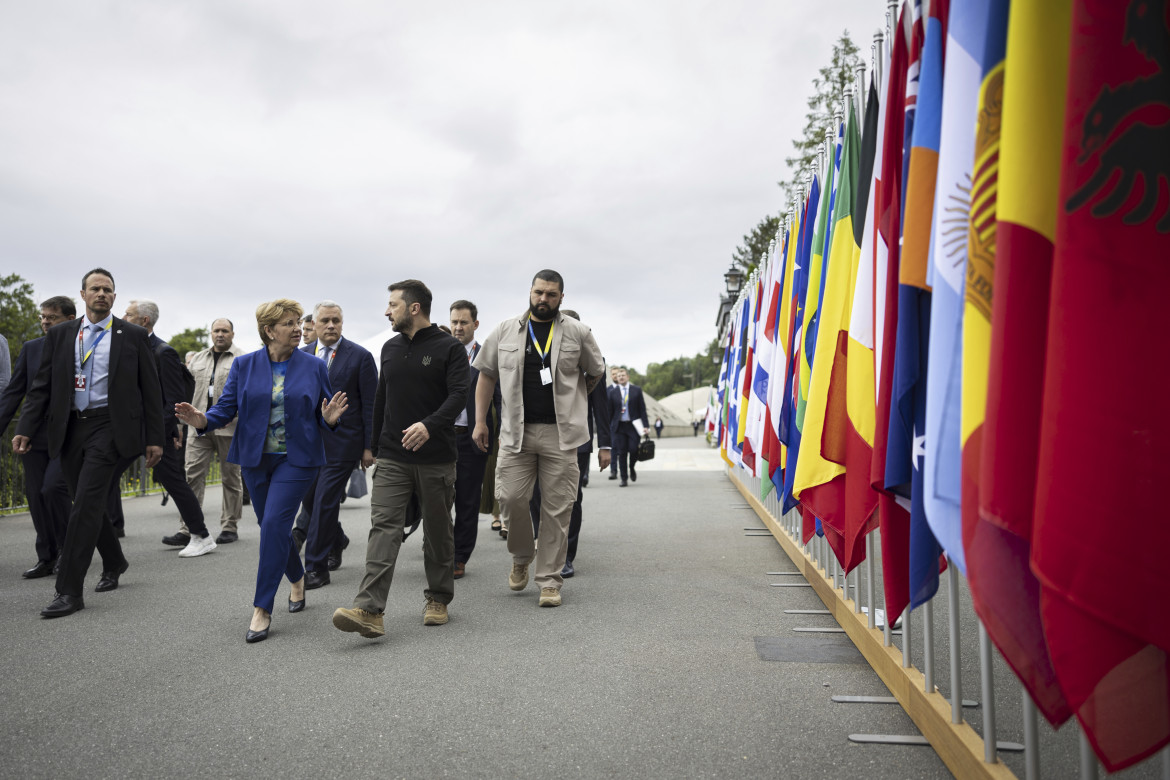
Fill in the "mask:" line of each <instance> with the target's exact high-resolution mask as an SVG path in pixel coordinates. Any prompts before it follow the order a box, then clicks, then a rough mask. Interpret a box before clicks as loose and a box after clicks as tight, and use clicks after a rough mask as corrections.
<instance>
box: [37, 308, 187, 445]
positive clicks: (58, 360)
mask: <svg viewBox="0 0 1170 780" xmlns="http://www.w3.org/2000/svg"><path fill="white" fill-rule="evenodd" d="M87 321H88V320H87V319H86V318H85V317H84V316H83V317H78V318H77V319H76V320H71V321H69V322H63V323H61V324H60V325H57V326H55V327H53V328H50V329H49V332H48V334H46V336H45V339H44V342H45V345H44V348H43V349H44V352H43V354H42V357H41V365H40V368H39V369H38V370H37V375H36V378H35V379H34V380H33V383H32V387H31V388H29V391H28V395H27V396H25V399H24V413H23V414H22V415H21V416H20V423H19V424H18V425H17V426H16V433H17V434H18V435H21V436H28V437H30V438H31V437H32V436H33V435H34V434H35V433H36V429H37V425H38V423H39V421H41V420H45V423H46V426H47V428H48V435H49V455H50V456H51V457H54V458H55V457H57V456H58V455H60V454H61V449H62V448H63V447H64V445H65V434H66V433H67V432H68V430H69V413H70V410H71V409H72V404H73V393H74V390H73V376H74V366H75V364H74V359H75V357H76V352H75V350H76V349H77V346H76V345H77V333H78V331H79V330H80V329H81V325H82V323H83V322H87ZM148 335H149V334H147V332H146V329H145V328H140V327H138V326H137V325H131V324H130V323H128V322H126V321H125V320H122V319H119V318H118V317H114V323H113V325H112V326H111V327H110V335H109V339H110V377H109V410H110V423H111V426H110V428H111V432H112V435H113V438H114V446H115V447H116V448H117V451H118V454H119V455H120V456H122V457H123V458H132V457H134V456H136V455H141V454H142V452H143V451H144V449H145V447H144V445H153V446H156V447H162V446H163V443H164V442H163V421H162V389H161V385H160V383H159V379H158V370H157V369H156V368H155V359H154V351H153V350H152V349H151V348H150V339H149V338H148ZM144 437H145V441H144Z"/></svg>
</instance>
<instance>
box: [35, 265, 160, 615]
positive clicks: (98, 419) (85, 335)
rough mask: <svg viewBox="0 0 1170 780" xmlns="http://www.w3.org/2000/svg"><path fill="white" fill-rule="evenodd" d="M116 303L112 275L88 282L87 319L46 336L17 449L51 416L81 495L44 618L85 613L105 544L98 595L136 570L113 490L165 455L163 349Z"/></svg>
mask: <svg viewBox="0 0 1170 780" xmlns="http://www.w3.org/2000/svg"><path fill="white" fill-rule="evenodd" d="M115 298H116V294H115V292H114V277H113V275H112V274H111V273H110V272H109V271H107V270H105V269H104V268H95V269H93V270H92V271H90V272H89V273H87V274H86V275H85V276H83V277H82V279H81V300H82V301H83V302H84V303H85V317H83V318H81V319H80V320H78V321H76V324H74V323H73V322H70V323H63V324H61V325H60V327H56V328H51V329H50V330H49V332H48V333H47V334H45V347H44V350H45V351H44V356H43V357H42V359H41V366H40V369H39V370H38V371H37V376H36V379H34V380H33V385H32V387H31V388H30V389H29V392H28V395H27V396H26V397H25V400H24V413H23V414H22V415H21V417H20V423H19V424H18V425H17V427H16V436H15V437H13V439H12V449H13V451H14V452H15V453H16V454H18V455H24V454H26V453H27V452H28V451H29V449H30V447H31V437H32V436H33V435H34V434H35V433H36V431H37V428H38V427H39V425H40V422H41V421H42V420H44V419H46V418H47V419H48V434H49V456H50V457H57V456H58V455H59V456H60V457H61V465H62V467H63V470H64V472H65V481H66V483H68V485H69V490H70V493H71V494H72V496H73V507H72V509H71V510H70V513H69V525H68V527H67V530H66V532H65V543H64V545H62V548H61V556H60V558H59V560H58V565H59V569H60V572H59V573H58V575H57V597H56V598H55V599H54V600H53V602H52V603H51V604H49V606H47V607H45V608H44V609H42V610H41V615H42V616H44V617H47V618H55V617H64V616H65V615H72V614H73V613H74V612H77V611H78V610H80V609H84V608H85V602H84V601H83V600H82V596H81V594H82V589H83V586H84V581H85V573H86V571H87V570H88V569H89V565H90V563H91V562H92V561H93V553H94V548H95V546H96V548H97V550H98V552H99V553H100V554H101V557H102V578H101V580H100V581H99V582H98V585H97V590H98V591H99V592H100V591H104V590H113V588H116V587H117V583H118V577H119V576H120V575H121V574H123V573H124V572H125V571H126V569H128V568H129V566H130V564H129V563H128V562H127V561H126V556H124V555H123V554H122V546H121V545H120V544H118V537H117V536H116V535H115V534H114V528H113V526H111V525H110V520H109V518H108V517H107V516H106V497H107V495H108V494H109V491H110V485H111V484H112V483H113V481H114V480H115V479H116V478H117V475H118V474H120V473H121V472H122V470H123V469H124V468H125V466H126V465H127V464H129V463H130V462H131V461H133V459H134V458H136V457H138V456H139V455H141V454H143V450H144V449H145V451H146V466H147V468H151V467H153V466H154V465H155V464H156V463H158V462H159V459H160V458H161V457H162V454H163V443H164V441H163V420H162V386H161V385H160V384H159V381H158V368H157V364H156V362H155V357H154V351H153V350H152V349H151V347H150V341H149V339H148V334H147V332H146V330H145V329H143V328H140V327H138V326H137V325H133V324H131V323H128V322H125V321H124V320H120V319H118V318H117V317H115V316H114V315H113V313H112V312H111V309H112V307H113V305H114V299H115ZM111 579H112V582H113V587H109V583H110V580H111Z"/></svg>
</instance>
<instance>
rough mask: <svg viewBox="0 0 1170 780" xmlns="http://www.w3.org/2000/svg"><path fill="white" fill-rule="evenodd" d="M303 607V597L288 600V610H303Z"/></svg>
mask: <svg viewBox="0 0 1170 780" xmlns="http://www.w3.org/2000/svg"><path fill="white" fill-rule="evenodd" d="M304 609H305V600H304V599H301V600H300V601H293V600H292V599H289V600H288V611H289V612H303V611H304Z"/></svg>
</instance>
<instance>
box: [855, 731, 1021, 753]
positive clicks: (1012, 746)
mask: <svg viewBox="0 0 1170 780" xmlns="http://www.w3.org/2000/svg"><path fill="white" fill-rule="evenodd" d="M849 741H850V742H859V743H861V744H869V745H926V746H927V747H929V746H930V742H929V741H928V740H927V739H926V737H923V736H917V735H914V734H850V735H849ZM996 747H997V748H999V749H1000V750H1004V751H1007V752H1009V753H1022V752H1023V750H1024V746H1023V745H1021V744H1020V743H1019V742H999V743H997V744H996Z"/></svg>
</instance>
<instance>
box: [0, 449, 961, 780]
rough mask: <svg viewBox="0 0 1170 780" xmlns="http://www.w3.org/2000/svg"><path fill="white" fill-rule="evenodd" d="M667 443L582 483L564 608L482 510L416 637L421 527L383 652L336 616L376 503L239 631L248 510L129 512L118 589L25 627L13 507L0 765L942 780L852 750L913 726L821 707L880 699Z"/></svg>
mask: <svg viewBox="0 0 1170 780" xmlns="http://www.w3.org/2000/svg"><path fill="white" fill-rule="evenodd" d="M659 453H660V457H659V458H658V459H656V460H655V461H653V462H650V463H645V464H642V467H641V468H639V470H638V471H639V477H640V479H639V480H638V482H637V483H635V484H633V485H631V486H630V487H628V488H624V489H623V488H619V487H618V483H617V482H611V481H608V480H606V479H605V478H604V475H599V474H598V473H597V472H596V471H594V475H593V479H592V481H591V483H590V487H589V488H588V489H587V490H586V491H585V525H584V531H583V535H582V541H581V548H580V552H579V553H578V557H577V570H578V572H579V573H578V576H576V577H575V578H573V579H571V580H568V581H567V582H566V585H565V588H564V591H563V593H564V605H563V606H562V607H560V608H557V609H540V608H538V607H537V605H536V601H537V590H536V589H535V587H534V586H533V585H532V584H529V586H528V588H527V589H526V590H525V591H523V592H521V593H513V592H512V591H510V590H509V589H508V587H507V584H506V577H507V573H508V568H509V565H510V558H509V556H508V554H507V551H506V548H505V543H504V542H503V541H502V540H501V539H500V538H499V537H498V536H497V535H496V534H494V533H492V532H491V531H490V530H489V528H488V524H489V522H490V517H488V516H486V515H485V516H483V517H482V518H481V521H482V522H481V525H480V536H479V543H478V546H477V548H476V550H475V553H474V555H473V556H472V558H471V561H470V563H469V564H468V570H467V576H466V577H465V578H464V579H462V580H459V581H458V582H457V583H456V594H455V601H454V602H453V603H452V605H451V622H450V623H449V624H447V625H445V626H437V627H424V626H423V625H422V609H423V603H424V601H423V595H422V591H423V588H424V587H425V577H424V575H423V566H422V549H421V539H420V536H415V537H412V538H411V539H409V540H408V541H407V542H406V544H405V545H404V547H403V550H402V554H401V556H400V564H399V571H398V573H397V576H396V579H395V582H394V586H393V588H392V590H391V592H390V601H389V605H388V608H387V614H386V630H387V635H386V637H385V638H383V639H379V640H374V641H371V640H366V639H362V638H361V637H358V636H357V635H353V634H343V633H341V632H339V631H337V630H336V629H334V628H333V626H332V625H331V623H330V616H331V614H332V612H333V609H334V608H336V607H338V606H349V605H350V604H351V603H352V599H353V596H354V594H355V592H356V590H357V586H358V582H359V580H360V576H361V572H362V561H363V560H364V548H365V535H366V529H367V528H368V522H369V505H368V499H362V500H359V501H353V500H350V501H348V502H347V503H346V504H344V505H343V508H342V523H343V525H344V526H345V528H346V530H347V532H348V534H349V535H350V537H351V538H352V539H353V543H352V544H351V546H350V548H349V550H348V551H347V552H346V555H345V560H344V563H343V566H342V568H341V569H340V570H339V571H337V572H334V573H333V581H332V584H330V585H329V586H327V587H325V588H322V589H319V590H314V591H309V593H308V608H307V609H306V610H305V611H304V612H302V613H300V614H297V615H290V614H288V613H287V611H282V605H283V604H284V603H285V600H286V599H287V594H288V585H287V584H285V585H283V586H282V588H281V590H280V592H279V593H278V595H277V612H276V613H275V616H274V619H273V624H272V634H271V637H270V638H269V639H268V641H266V642H262V643H259V644H255V645H247V644H245V643H244V631H245V629H246V628H247V624H248V619H249V616H250V612H251V606H250V604H251V598H252V589H253V585H254V578H255V573H256V561H257V549H258V542H259V529H258V527H257V526H256V524H255V522H254V517H253V516H251V515H249V514H246V515H245V520H244V522H242V523H241V526H240V534H241V538H240V541H239V542H237V543H235V544H232V545H226V546H221V547H220V548H219V549H217V550H216V551H215V552H214V553H212V554H210V555H208V556H205V557H202V558H195V559H180V558H178V557H177V556H176V552H177V548H168V547H165V546H163V545H162V544H160V542H159V540H160V538H161V537H162V536H163V535H165V534H168V533H171V532H173V531H174V529H175V528H176V525H177V513H176V511H175V510H174V507H173V505H170V506H167V507H161V506H159V500H158V498H157V497H150V498H139V499H133V500H128V501H127V502H126V504H125V510H126V517H127V530H128V536H127V537H126V539H124V540H123V541H124V543H125V550H126V554H127V557H128V558H129V561H130V569H129V571H128V572H127V573H126V574H125V575H123V577H122V581H121V582H122V584H121V586H120V587H119V588H118V590H116V591H114V592H111V593H104V594H103V593H94V592H93V590H92V588H93V586H94V584H96V581H97V576H98V571H97V569H98V568H100V564H99V563H95V565H94V567H93V568H91V570H90V574H89V577H88V578H87V581H86V586H87V592H86V594H85V601H86V609H85V610H84V611H82V612H79V613H77V614H75V615H72V616H70V617H67V618H62V619H57V620H43V619H41V618H40V617H39V615H38V612H39V610H40V609H41V608H42V607H43V606H45V605H46V604H48V602H49V601H50V600H51V598H52V581H51V580H36V581H28V580H23V579H21V578H20V572H21V571H22V570H23V569H25V568H27V567H28V566H29V565H31V564H32V563H33V562H34V557H35V556H34V554H33V552H32V550H33V532H32V526H31V523H30V522H29V519H28V516H27V515H17V516H12V517H7V518H0V538H2V539H3V544H0V635H2V636H3V641H2V642H0V648H2V649H0V657H2V659H3V669H4V674H3V676H2V679H0V700H2V702H3V704H2V706H0V776H3V777H80V776H85V777H95V778H98V777H176V776H192V775H195V776H202V777H239V776H256V775H263V776H273V775H278V774H279V775H294V776H323V777H337V776H372V775H378V776H387V777H522V778H527V777H532V778H578V777H582V778H583V777H599V776H615V777H639V778H658V777H672V778H673V777H778V776H782V777H792V778H820V777H824V778H842V777H858V776H864V777H867V778H935V777H949V773H948V772H947V770H946V768H945V766H944V765H943V764H942V762H941V761H940V760H939V758H938V757H937V756H936V755H935V753H934V751H933V750H931V749H930V748H910V747H884V746H883V747H875V746H862V745H856V744H852V743H850V742H848V740H847V737H848V735H849V734H851V733H856V732H867V733H895V734H897V733H901V734H910V733H916V732H915V730H914V727H913V725H912V724H911V723H910V720H909V718H908V717H907V716H906V715H905V714H904V713H903V712H902V710H901V709H900V708H898V707H896V706H865V707H852V708H848V707H846V706H845V705H839V704H833V703H831V702H830V699H829V697H830V696H831V695H832V694H835V693H850V694H870V695H884V694H886V693H887V692H886V690H885V688H884V687H883V686H882V684H881V683H880V681H879V680H878V679H877V677H876V676H875V675H874V673H873V672H872V671H871V670H870V669H869V667H868V666H867V665H865V664H864V663H858V662H857V660H858V659H859V656H851V655H850V653H849V652H848V651H849V647H851V646H849V645H845V646H841V645H840V644H839V643H838V642H837V640H836V639H834V638H832V637H831V636H830V637H828V638H826V636H816V635H811V636H807V637H803V636H802V635H797V634H794V633H793V632H792V631H791V629H792V628H793V627H794V626H797V625H811V624H816V621H820V623H821V624H824V625H832V623H831V618H828V617H809V616H793V615H787V614H785V613H784V612H783V610H784V609H788V608H804V609H809V608H817V607H820V606H821V605H820V603H819V601H818V600H817V599H816V597H815V596H814V595H813V593H812V591H811V590H810V589H807V588H772V587H770V586H769V584H770V583H771V582H774V581H775V577H768V576H766V575H765V572H769V571H776V570H778V569H786V568H788V569H790V568H791V564H790V563H789V562H788V561H787V558H786V557H785V556H784V555H783V553H782V552H781V551H780V548H779V546H778V545H777V544H776V543H775V541H774V540H772V539H770V538H768V537H752V536H745V534H744V529H745V528H747V527H757V526H759V525H760V524H759V522H758V520H757V519H756V517H755V515H754V514H753V513H752V511H751V510H750V509H749V508H748V507H747V506H746V505H745V504H744V502H743V500H742V499H741V497H740V496H739V494H738V493H737V492H735V491H734V489H733V488H732V486H731V484H730V483H729V482H728V479H727V477H726V476H725V475H724V474H723V473H722V471H721V470H720V469H719V465H718V460H717V459H715V458H714V456H713V453H711V452H710V451H709V450H706V449H704V448H703V446H702V444H701V441H700V440H698V439H689V438H687V439H670V440H668V439H663V440H661V442H660V444H659ZM218 505H219V491H218V489H209V490H208V495H207V502H206V506H207V507H208V508H209V509H211V510H212V511H210V512H209V515H211V517H213V518H218ZM250 511H251V510H250V508H245V512H246V513H249V512H250ZM209 519H211V518H209ZM841 641H845V640H844V639H843V638H842V639H841ZM854 653H855V651H854ZM765 658H779V659H781V660H764V659H765ZM785 659H787V660H785ZM792 659H804V660H792ZM826 660H828V661H832V662H830V663H823V662H821V661H826ZM810 661H814V662H810Z"/></svg>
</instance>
